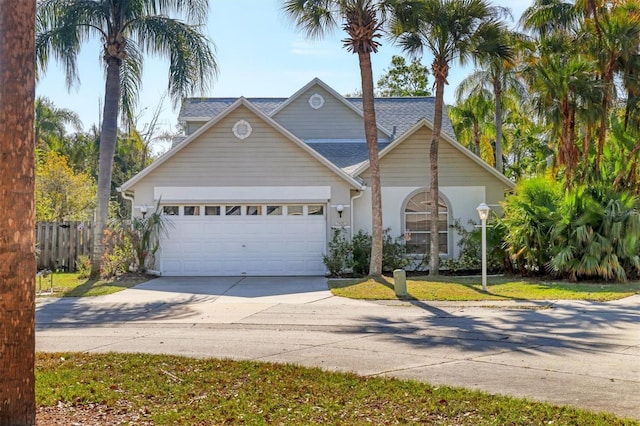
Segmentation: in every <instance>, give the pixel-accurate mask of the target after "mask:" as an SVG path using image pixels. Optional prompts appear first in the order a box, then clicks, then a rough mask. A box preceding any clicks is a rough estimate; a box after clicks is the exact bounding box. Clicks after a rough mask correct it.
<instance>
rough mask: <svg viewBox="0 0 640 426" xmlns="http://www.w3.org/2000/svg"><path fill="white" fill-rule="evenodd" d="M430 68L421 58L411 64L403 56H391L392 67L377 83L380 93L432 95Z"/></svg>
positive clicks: (381, 94) (387, 94) (388, 94)
mask: <svg viewBox="0 0 640 426" xmlns="http://www.w3.org/2000/svg"><path fill="white" fill-rule="evenodd" d="M428 75H429V69H428V68H427V67H426V66H424V65H422V63H421V62H420V60H419V59H413V60H412V61H411V63H410V64H407V61H406V60H405V59H404V57H402V56H398V55H394V56H393V57H391V67H389V69H387V70H385V74H383V75H382V77H380V79H379V80H378V83H377V87H378V95H379V96H382V97H393V96H431V91H429V87H428V84H429V81H428V78H427V76H428Z"/></svg>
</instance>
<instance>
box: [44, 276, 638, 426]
mask: <svg viewBox="0 0 640 426" xmlns="http://www.w3.org/2000/svg"><path fill="white" fill-rule="evenodd" d="M36 321H37V332H36V349H37V350H38V351H83V352H109V351H114V352H147V353H170V354H177V355H186V356H193V357H203V358H204V357H219V358H232V359H247V360H260V361H270V362H288V363H296V364H300V365H305V366H316V367H321V368H324V369H327V370H340V371H352V372H356V373H358V374H362V375H371V376H376V375H379V376H394V377H399V378H411V379H416V380H422V381H428V382H430V383H434V384H448V385H454V386H464V387H466V388H473V389H481V390H485V391H488V392H491V393H497V394H506V395H513V396H521V397H527V398H532V399H537V400H541V401H549V402H553V403H556V404H568V405H574V406H578V407H583V408H587V409H591V410H595V411H608V412H613V413H615V414H617V415H619V416H623V417H625V416H626V417H632V418H636V419H639V420H640V296H635V297H631V298H628V299H625V300H622V301H617V302H611V303H591V302H568V301H558V302H554V303H548V302H545V303H536V302H528V303H518V302H505V303H496V302H490V303H488V304H487V303H426V302H415V303H409V302H384V303H383V302H365V301H353V300H348V299H343V298H339V297H334V296H332V295H331V293H330V292H329V291H328V290H327V287H326V280H325V279H324V278H322V277H317V278H314V277H312V278H306V277H305V278H299V277H294V278H291V277H288V278H255V277H252V278H233V277H231V278H167V277H163V278H158V279H155V280H152V281H149V282H147V283H144V284H142V285H139V286H137V287H135V288H133V289H128V290H124V291H122V292H120V293H116V294H113V295H109V296H100V297H93V298H81V299H55V300H47V301H41V302H39V303H38V306H37V316H36Z"/></svg>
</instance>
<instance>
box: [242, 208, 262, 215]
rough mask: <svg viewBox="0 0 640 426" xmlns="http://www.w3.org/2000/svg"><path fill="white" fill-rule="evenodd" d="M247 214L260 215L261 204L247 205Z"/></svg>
mask: <svg viewBox="0 0 640 426" xmlns="http://www.w3.org/2000/svg"><path fill="white" fill-rule="evenodd" d="M246 215H247V216H262V206H247V211H246Z"/></svg>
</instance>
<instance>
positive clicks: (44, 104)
mask: <svg viewBox="0 0 640 426" xmlns="http://www.w3.org/2000/svg"><path fill="white" fill-rule="evenodd" d="M66 125H71V126H73V127H74V128H75V129H76V130H77V131H80V130H81V129H82V122H81V121H80V117H79V116H78V114H77V113H75V112H73V111H71V110H69V109H65V108H56V106H55V105H54V104H53V102H51V100H49V98H46V97H38V98H37V99H36V115H35V130H36V148H37V149H46V150H53V151H59V150H60V149H61V148H62V144H63V142H64V136H65V132H66V128H65V126H66Z"/></svg>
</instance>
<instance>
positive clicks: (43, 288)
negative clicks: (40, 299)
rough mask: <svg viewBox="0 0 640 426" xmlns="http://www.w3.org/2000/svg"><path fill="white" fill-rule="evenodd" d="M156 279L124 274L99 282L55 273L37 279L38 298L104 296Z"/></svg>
mask: <svg viewBox="0 0 640 426" xmlns="http://www.w3.org/2000/svg"><path fill="white" fill-rule="evenodd" d="M152 278H154V277H152V276H149V275H141V274H124V275H120V276H116V277H112V278H101V279H98V280H94V279H89V278H80V274H78V273H54V274H51V275H48V276H47V277H36V289H37V291H38V296H51V297H84V296H104V295H107V294H112V293H116V292H118V291H122V290H124V289H126V288H131V287H133V286H136V285H138V284H141V283H143V282H145V281H149V280H150V279H152Z"/></svg>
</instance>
